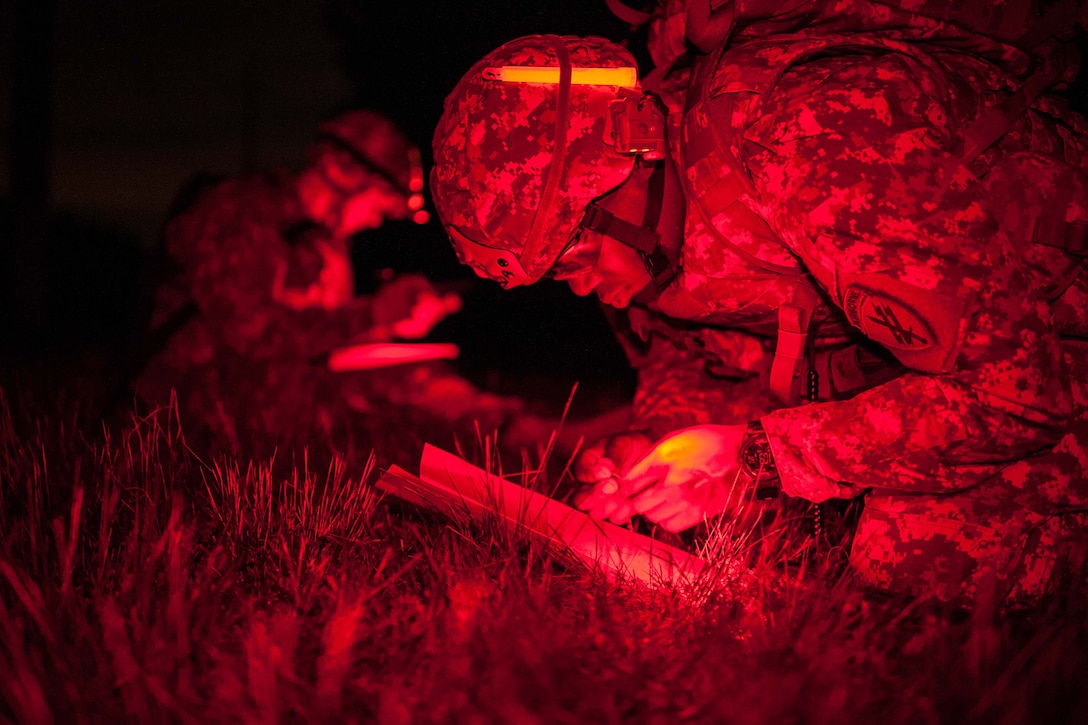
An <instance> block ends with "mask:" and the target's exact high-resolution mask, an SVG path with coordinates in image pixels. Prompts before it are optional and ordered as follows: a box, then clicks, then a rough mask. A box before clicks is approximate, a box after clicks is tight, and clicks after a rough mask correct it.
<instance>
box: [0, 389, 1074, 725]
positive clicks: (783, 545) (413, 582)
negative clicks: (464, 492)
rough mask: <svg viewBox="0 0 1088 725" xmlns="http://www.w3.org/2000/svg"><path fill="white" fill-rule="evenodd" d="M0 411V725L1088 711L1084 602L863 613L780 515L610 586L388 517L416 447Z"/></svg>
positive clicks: (929, 718)
mask: <svg viewBox="0 0 1088 725" xmlns="http://www.w3.org/2000/svg"><path fill="white" fill-rule="evenodd" d="M2 392H3V391H2V390H0V393H2ZM9 396H10V393H9V394H8V396H3V397H0V449H2V453H0V717H3V718H4V719H6V720H9V721H14V722H21V723H80V722H120V721H134V722H164V721H177V722H194V723H202V724H203V723H213V722H214V723H218V722H261V723H266V722H337V723H343V722H374V721H376V722H382V723H418V722H457V723H461V722H476V723H487V722H515V723H536V722H540V723H553V722H559V723H562V722H571V723H575V722H577V723H582V722H594V723H596V722H601V723H609V722H651V723H657V722H661V723H671V722H735V723H779V722H814V723H824V722H828V723H831V722H834V723H839V722H877V721H878V722H881V723H885V724H891V723H915V722H922V723H927V722H933V723H937V722H961V721H966V722H987V723H989V722H998V723H1004V722H1009V723H1013V722H1084V721H1085V718H1086V716H1088V695H1086V694H1085V688H1084V682H1085V681H1088V680H1086V675H1088V666H1086V665H1088V617H1086V611H1088V610H1086V606H1085V603H1086V599H1085V596H1084V595H1085V590H1084V587H1083V586H1081V587H1072V586H1071V587H1069V588H1067V589H1066V590H1065V591H1063V592H1061V593H1060V594H1059V595H1057V596H1055V597H1054V598H1053V599H1052V600H1049V601H1048V602H1046V603H1044V604H1043V605H1041V606H1040V608H1039V609H1037V610H1035V611H1031V612H1020V613H1016V614H1008V613H1002V612H1000V611H997V610H995V609H994V608H992V607H987V606H980V607H978V608H976V609H975V610H974V611H972V612H963V611H957V610H952V609H948V608H944V607H942V606H940V605H937V604H933V603H930V602H921V601H912V600H909V599H901V598H898V599H897V598H892V597H878V596H874V595H872V594H869V593H867V592H865V591H864V590H862V589H861V588H860V587H858V586H857V585H856V584H855V583H854V582H853V581H852V580H851V578H850V576H849V573H848V572H844V571H843V567H842V566H841V557H840V556H837V555H836V550H835V549H834V548H832V547H827V546H824V547H817V548H816V549H814V550H813V549H810V550H809V553H808V554H807V555H806V556H802V557H797V556H795V554H794V553H793V552H794V551H795V549H796V548H797V545H798V543H799V542H798V540H797V533H796V532H797V531H798V530H799V529H798V527H796V526H794V527H786V526H784V525H781V524H779V525H778V526H776V527H775V526H772V527H771V529H770V530H768V531H764V532H762V533H761V534H760V535H759V536H756V535H755V534H754V533H749V535H747V536H744V535H742V534H743V533H745V532H740V531H735V530H728V529H726V530H724V531H718V532H713V533H715V534H716V536H712V538H711V541H712V545H710V546H708V547H707V555H708V556H710V557H727V556H742V557H744V558H745V559H746V561H747V562H748V563H749V566H750V571H751V574H750V576H746V577H744V578H743V579H741V580H737V581H731V582H729V583H724V584H723V583H714V582H706V583H704V586H702V587H701V588H700V589H699V590H698V592H697V593H696V594H693V593H692V592H681V591H674V590H670V589H667V588H657V589H649V588H645V587H640V586H634V585H619V584H616V583H610V582H609V581H607V580H606V579H605V578H604V577H603V576H602V575H600V574H598V573H594V572H591V571H586V570H584V569H581V568H578V567H573V566H569V565H568V563H567V561H566V560H565V559H564V558H563V557H562V556H559V555H556V554H555V553H553V552H548V551H543V550H540V549H539V548H537V547H536V545H535V544H534V543H533V542H532V541H530V540H528V539H527V538H525V537H524V536H521V535H519V534H517V533H511V532H510V531H508V530H506V529H503V528H502V527H500V526H498V525H497V524H496V523H495V522H487V521H484V522H476V523H469V524H457V523H455V522H451V521H448V520H445V519H442V518H439V517H436V516H431V515H428V514H426V513H422V512H418V511H415V510H413V509H411V508H407V507H404V506H401V505H398V504H396V502H393V501H388V500H383V499H382V498H381V497H380V496H379V495H378V494H377V493H376V490H375V488H374V487H373V481H374V479H375V478H376V476H377V474H378V470H377V469H378V468H380V466H381V465H387V464H388V463H398V464H400V465H402V466H404V467H406V468H414V465H415V460H413V459H412V456H414V455H415V452H416V449H415V447H414V445H413V444H412V443H411V442H407V443H405V444H404V445H403V447H402V448H399V449H398V448H396V447H393V448H391V449H385V450H381V451H378V454H379V457H377V458H376V457H375V456H373V455H367V453H360V451H362V450H364V449H365V446H359V447H358V448H356V449H352V450H351V451H349V452H347V453H344V452H340V451H337V450H330V449H329V448H328V446H322V445H314V446H312V447H311V448H310V449H309V451H307V450H305V449H303V450H280V451H277V452H276V453H275V454H273V455H268V456H266V457H263V458H254V459H252V460H248V459H244V458H239V457H237V456H231V455H229V454H226V453H223V452H219V451H216V450H215V449H214V448H213V447H211V446H206V447H197V446H195V445H194V444H193V442H192V441H191V440H189V439H187V437H186V434H185V431H183V430H182V429H181V428H180V426H179V425H178V422H177V420H176V417H175V416H174V415H172V412H171V410H169V409H167V410H160V411H155V412H151V413H148V414H146V415H140V416H130V417H128V418H126V419H122V420H119V421H115V420H110V421H103V420H100V419H94V418H91V419H89V420H88V419H84V418H82V417H81V415H82V413H80V412H79V406H78V405H76V404H74V403H73V402H71V401H61V403H59V404H57V405H52V406H43V405H40V404H35V403H33V402H28V401H20V402H18V403H16V402H13V401H12V400H10V397H9ZM389 425H390V426H392V427H394V428H395V426H396V425H397V422H396V421H390V422H389ZM406 435H407V434H406ZM407 437H408V438H410V436H407ZM470 448H471V447H470ZM317 451H320V455H318V453H316V452H317ZM556 484H557V482H554V481H553V482H546V481H541V482H539V485H540V486H541V487H543V488H547V487H549V486H551V485H556ZM831 523H833V522H831ZM831 528H834V527H833V526H832V527H831ZM787 560H790V561H788V562H787Z"/></svg>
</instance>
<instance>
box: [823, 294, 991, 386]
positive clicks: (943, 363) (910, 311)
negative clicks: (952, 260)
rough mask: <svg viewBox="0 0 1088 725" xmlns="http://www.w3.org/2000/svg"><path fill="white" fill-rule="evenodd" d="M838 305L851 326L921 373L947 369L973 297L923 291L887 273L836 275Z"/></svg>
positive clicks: (951, 363) (970, 311)
mask: <svg viewBox="0 0 1088 725" xmlns="http://www.w3.org/2000/svg"><path fill="white" fill-rule="evenodd" d="M840 280H841V283H842V284H843V287H844V288H845V291H844V292H843V293H842V297H841V300H842V302H841V305H842V310H843V312H844V313H845V315H846V318H847V320H848V321H849V322H850V324H851V325H853V326H854V327H856V328H857V329H858V330H860V331H861V332H863V333H864V334H865V336H866V337H868V338H869V339H871V340H873V341H874V342H876V343H879V344H880V345H882V346H883V347H885V348H886V349H887V350H888V351H889V352H891V353H892V354H893V355H895V356H896V358H898V359H899V361H900V362H901V363H903V364H904V365H906V366H907V367H909V368H911V369H913V370H918V371H920V372H925V373H944V372H948V371H949V370H951V368H952V366H953V365H954V364H955V361H956V356H957V354H958V353H959V350H960V347H961V346H962V345H963V338H964V335H965V334H966V329H967V322H968V319H969V318H970V315H971V313H972V310H973V309H974V307H975V295H974V293H972V292H968V291H966V290H961V291H960V292H959V293H958V294H955V295H951V294H948V293H947V292H945V291H943V290H942V291H937V290H931V289H922V288H920V287H916V286H914V285H911V284H906V283H904V282H902V281H900V280H896V279H895V278H894V277H893V276H891V275H885V274H876V273H854V274H848V275H843V276H842V277H840Z"/></svg>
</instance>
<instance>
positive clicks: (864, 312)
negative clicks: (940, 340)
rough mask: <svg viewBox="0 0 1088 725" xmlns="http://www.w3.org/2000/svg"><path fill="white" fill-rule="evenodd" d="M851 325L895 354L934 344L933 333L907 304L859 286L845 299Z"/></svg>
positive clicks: (845, 296)
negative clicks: (897, 351)
mask: <svg viewBox="0 0 1088 725" xmlns="http://www.w3.org/2000/svg"><path fill="white" fill-rule="evenodd" d="M843 311H844V312H846V317H847V318H848V319H849V320H850V324H852V325H853V326H854V327H856V328H858V329H859V330H861V331H862V332H864V333H865V336H866V337H868V338H869V339H871V340H873V341H875V342H879V343H880V344H881V345H883V346H884V347H887V348H889V349H892V350H909V351H912V352H921V351H923V350H928V349H929V348H931V347H932V346H933V344H934V340H935V338H934V334H933V330H931V329H930V328H929V326H928V325H927V324H926V323H925V321H924V320H923V319H922V318H921V317H920V316H919V315H918V313H916V312H915V311H914V310H913V309H911V308H910V306H909V305H907V304H906V303H904V302H902V301H900V300H897V299H894V298H892V297H888V296H887V295H882V294H880V293H877V292H873V291H872V290H868V289H865V288H864V287H859V286H857V285H854V286H851V287H848V288H847V289H846V294H845V295H844V296H843Z"/></svg>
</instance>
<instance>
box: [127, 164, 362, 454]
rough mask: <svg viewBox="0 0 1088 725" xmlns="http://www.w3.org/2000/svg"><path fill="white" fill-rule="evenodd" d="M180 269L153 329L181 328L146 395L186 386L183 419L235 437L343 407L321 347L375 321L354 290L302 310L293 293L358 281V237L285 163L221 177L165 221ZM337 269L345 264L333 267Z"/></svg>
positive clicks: (293, 426)
mask: <svg viewBox="0 0 1088 725" xmlns="http://www.w3.org/2000/svg"><path fill="white" fill-rule="evenodd" d="M164 241H165V246H166V251H167V252H168V254H169V256H170V258H171V261H172V262H173V263H174V264H175V265H176V267H177V270H176V271H175V273H174V275H173V277H172V278H171V279H170V280H169V281H168V282H167V284H165V285H164V286H163V288H162V289H161V290H160V292H159V296H158V304H157V305H156V311H155V316H154V319H153V320H152V329H156V328H161V326H163V325H168V326H169V325H173V326H175V327H178V329H177V331H176V332H175V333H174V334H172V335H171V336H170V337H169V338H168V339H167V340H166V341H165V345H164V346H163V348H162V349H161V350H159V351H157V352H156V354H155V356H154V358H153V359H152V360H151V362H150V364H149V365H148V368H147V369H146V370H145V372H144V374H143V375H142V376H141V379H140V381H139V383H138V387H137V392H138V393H139V394H140V395H141V397H143V398H144V399H146V400H149V401H156V402H162V401H165V400H168V399H169V391H170V389H171V388H177V390H178V403H179V407H180V409H181V412H182V413H183V415H184V417H185V418H187V419H191V420H195V421H199V422H200V423H202V424H204V425H206V426H208V427H209V428H211V429H212V430H215V431H218V432H220V433H222V434H225V435H227V436H228V437H229V438H233V439H234V440H235V441H237V440H238V438H239V437H243V438H248V437H249V436H250V435H251V434H253V433H257V432H260V433H269V432H274V433H282V434H287V435H294V434H298V435H306V434H307V433H309V432H310V431H311V430H313V429H314V428H315V427H316V428H325V429H327V428H328V425H329V422H330V421H331V420H332V419H333V418H334V417H336V416H337V415H339V414H341V413H342V412H343V410H342V409H341V408H342V405H343V403H342V401H341V400H340V398H342V395H340V394H338V393H337V387H338V381H337V380H335V378H334V376H333V374H332V373H330V372H328V371H327V370H326V369H325V368H324V366H323V365H322V364H321V362H320V359H321V356H322V355H324V354H326V353H328V352H329V351H330V350H331V349H333V348H334V347H336V346H338V345H342V344H343V343H344V342H345V341H346V340H348V339H350V338H352V337H353V336H355V335H358V334H360V333H363V332H365V331H366V330H367V329H368V328H370V326H371V313H370V303H369V301H368V300H366V299H362V298H354V297H352V296H351V295H352V292H353V290H352V289H350V287H349V288H348V289H346V290H337V291H333V292H331V293H332V294H333V295H339V296H341V297H342V298H343V300H342V304H341V305H339V306H338V307H336V308H335V309H323V308H321V307H319V306H310V307H304V308H302V309H294V308H292V307H291V306H289V305H286V304H284V303H283V301H282V298H283V296H284V295H288V296H289V295H290V294H291V293H296V294H305V293H306V292H307V291H316V290H317V289H319V288H320V287H321V285H322V273H323V272H325V279H326V280H328V281H329V282H330V283H331V280H333V279H339V280H341V281H340V282H336V283H335V284H340V285H342V284H343V282H342V280H343V279H344V274H345V273H346V274H347V279H348V280H349V281H350V279H351V276H350V259H349V258H348V249H347V241H346V240H344V239H336V238H333V237H331V236H330V235H329V233H328V232H327V231H326V230H325V229H324V228H322V227H320V226H317V225H315V224H313V223H311V222H309V221H308V220H307V219H306V217H305V215H304V214H303V212H302V208H301V206H300V204H299V202H298V200H297V198H296V194H295V186H294V181H293V178H292V177H291V176H289V175H288V174H286V173H283V172H276V173H271V174H259V175H252V176H247V177H241V178H233V179H227V180H225V181H222V182H221V183H219V184H218V185H216V186H215V187H214V188H212V189H211V190H209V191H207V192H206V193H204V194H203V195H202V196H201V197H200V198H199V199H198V200H197V201H196V202H195V204H194V205H193V206H192V208H190V209H188V210H187V211H185V212H183V213H182V214H180V215H179V216H177V217H176V218H174V219H172V220H171V221H170V222H169V223H168V225H167V227H166V229H165V239H164ZM333 268H337V269H335V273H334V274H330V273H329V271H330V270H333Z"/></svg>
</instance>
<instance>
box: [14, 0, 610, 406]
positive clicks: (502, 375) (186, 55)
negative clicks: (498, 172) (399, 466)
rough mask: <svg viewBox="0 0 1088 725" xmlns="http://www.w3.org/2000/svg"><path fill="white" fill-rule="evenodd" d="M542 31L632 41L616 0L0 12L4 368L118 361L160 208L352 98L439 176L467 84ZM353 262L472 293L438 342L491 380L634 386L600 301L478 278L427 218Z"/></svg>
mask: <svg viewBox="0 0 1088 725" xmlns="http://www.w3.org/2000/svg"><path fill="white" fill-rule="evenodd" d="M552 32H555V33H565V34H596V35H603V36H605V37H609V38H611V39H613V40H621V41H622V40H624V39H625V38H627V37H628V36H630V34H631V33H630V28H628V27H627V26H626V25H625V24H624V23H622V22H621V21H619V20H617V19H616V18H614V17H613V16H612V15H611V13H610V12H609V11H608V10H607V8H606V6H605V3H604V0H538V1H537V2H526V1H525V0H504V1H502V2H497V1H495V0H477V1H474V2H465V3H453V2H447V3H441V4H435V3H403V2H388V3H379V2H376V1H375V0H324V1H323V2H311V3H299V2H286V1H285V0H271V1H268V2H258V1H257V0H186V1H184V2H182V1H181V0H167V1H165V2H159V3H148V2H146V0H95V2H87V1H86V0H10V1H8V2H4V0H0V48H2V53H3V55H2V56H0V133H2V134H3V135H4V136H5V137H6V138H7V141H8V143H7V147H6V151H7V153H6V154H4V155H3V158H2V159H0V233H2V236H3V246H2V249H0V254H2V256H0V304H2V312H3V314H2V319H0V345H2V347H3V350H4V352H5V353H8V354H7V355H5V356H3V357H4V358H5V359H11V358H12V357H13V356H15V357H18V358H19V359H20V360H22V361H26V360H27V359H31V360H32V359H34V358H36V357H38V356H42V355H44V356H58V355H60V356H66V357H67V356H70V355H72V354H74V353H76V352H79V351H83V350H95V351H99V352H101V351H104V350H105V351H109V350H112V351H114V354H115V355H117V356H118V359H120V358H121V357H123V354H124V352H123V351H125V350H128V349H130V348H132V346H133V344H134V343H133V337H134V335H136V334H137V331H138V330H139V328H140V326H141V324H142V321H143V319H144V318H145V317H146V314H147V310H148V309H149V305H150V296H151V295H150V290H151V288H152V286H153V284H154V280H155V276H154V270H153V268H154V264H153V258H154V250H155V244H156V240H157V236H158V231H159V228H160V226H161V224H162V222H163V220H164V215H165V212H166V209H167V207H168V206H169V204H170V201H171V198H172V197H173V195H174V194H175V192H176V191H177V189H178V188H179V187H180V186H181V185H182V184H183V183H184V182H185V181H186V180H187V179H188V178H190V177H191V176H192V175H193V174H195V173H197V172H201V171H211V172H216V173H236V172H240V171H245V170H251V169H254V168H264V167H269V166H276V165H283V166H287V167H291V168H297V167H298V166H299V165H300V164H301V162H302V159H303V156H304V153H305V149H306V146H307V144H308V143H309V140H310V138H311V137H312V134H313V131H314V127H315V125H316V123H317V121H318V120H319V119H320V118H321V117H322V116H324V115H326V114H328V113H330V112H332V111H335V110H337V109H340V108H343V107H346V106H352V105H361V106H367V107H372V108H376V109H379V110H382V111H383V112H385V113H386V114H387V115H389V116H391V117H392V118H393V119H394V120H395V121H396V122H397V123H398V124H399V125H400V126H401V127H402V128H403V129H404V130H405V132H406V133H407V134H408V135H409V136H410V137H411V138H413V139H414V140H415V141H416V142H417V143H419V145H420V146H421V148H422V149H423V152H424V161H425V166H426V167H428V168H429V160H430V139H431V133H432V131H433V128H434V126H435V124H436V122H437V119H438V117H439V115H440V113H441V108H442V101H443V99H444V97H445V95H446V94H447V93H448V92H449V91H450V90H451V89H452V88H453V86H454V85H455V84H456V82H457V80H458V79H459V78H460V76H461V74H462V73H463V72H464V71H465V70H467V68H468V67H469V66H470V65H471V64H472V63H473V62H474V61H475V60H477V59H478V58H479V57H481V56H482V55H484V54H485V53H487V52H488V51H490V50H492V49H493V48H495V47H497V46H498V45H500V44H501V43H503V42H505V41H507V40H510V39H512V38H515V37H518V36H520V35H526V34H531V33H552ZM355 255H356V262H357V271H358V278H359V286H360V289H361V291H368V290H369V289H371V288H373V286H374V280H375V272H376V271H377V270H380V269H382V268H385V267H392V268H393V269H396V270H399V271H421V272H425V273H426V274H428V275H429V276H431V277H432V278H434V279H436V280H438V281H449V282H454V283H459V284H461V285H463V286H465V285H467V292H466V308H465V310H464V311H463V312H462V313H461V314H460V315H457V316H456V317H454V318H451V319H450V320H448V321H447V322H446V323H443V325H442V326H440V328H439V329H438V330H436V332H435V336H436V338H438V339H451V340H456V341H458V342H460V343H461V344H462V348H463V356H462V365H463V366H464V367H465V368H466V370H467V371H468V372H469V373H470V374H471V375H472V376H474V377H477V378H480V377H481V376H483V377H485V378H486V379H487V381H488V383H489V385H491V386H500V387H502V386H504V385H506V386H507V387H508V385H507V384H506V382H505V381H506V380H508V379H510V380H512V379H514V378H517V379H522V378H524V377H526V376H528V377H533V376H537V375H552V376H557V377H558V378H559V381H560V386H562V385H565V384H567V383H568V382H571V381H573V380H576V379H582V380H592V379H595V378H601V379H612V378H615V377H617V376H621V377H622V376H623V375H624V374H625V368H624V365H623V362H622V355H621V353H620V352H619V350H618V348H617V347H616V346H615V343H613V342H612V340H611V335H610V334H609V331H608V329H607V325H606V323H605V322H604V321H603V317H601V315H600V312H599V310H598V309H597V306H596V302H595V300H582V299H578V298H575V297H574V296H573V295H572V294H570V292H569V291H568V290H567V289H566V287H565V286H560V285H556V284H552V283H542V284H541V285H537V286H535V287H533V288H529V289H525V290H515V291H511V292H502V291H501V290H500V289H499V288H498V287H497V285H494V284H493V283H490V282H480V283H476V282H475V278H473V277H472V276H471V275H469V274H467V272H466V270H464V269H463V268H461V267H460V266H459V265H457V264H456V260H455V259H454V257H453V254H452V251H451V250H450V247H449V244H448V242H447V241H446V238H445V234H444V233H443V232H442V230H441V228H440V226H439V225H438V224H437V222H433V221H432V222H431V223H430V224H427V225H425V226H422V227H419V226H416V225H412V224H409V223H406V222H404V223H393V224H387V225H386V226H385V227H384V228H382V229H381V230H378V231H376V232H367V233H365V234H363V235H361V236H360V237H359V238H357V240H356V244H355ZM117 351H122V352H121V353H117ZM511 373H515V374H516V375H513V376H511Z"/></svg>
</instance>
